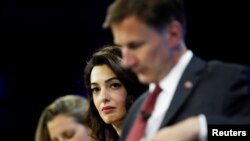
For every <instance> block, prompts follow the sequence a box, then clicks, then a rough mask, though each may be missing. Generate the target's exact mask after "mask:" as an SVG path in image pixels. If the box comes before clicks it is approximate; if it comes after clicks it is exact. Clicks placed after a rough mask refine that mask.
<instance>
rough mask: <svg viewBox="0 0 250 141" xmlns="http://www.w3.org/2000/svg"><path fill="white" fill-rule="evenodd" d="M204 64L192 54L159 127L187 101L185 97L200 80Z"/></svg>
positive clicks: (171, 117)
mask: <svg viewBox="0 0 250 141" xmlns="http://www.w3.org/2000/svg"><path fill="white" fill-rule="evenodd" d="M205 66H206V64H205V62H204V61H202V60H201V59H199V58H198V57H196V56H193V58H192V59H191V61H190V63H189V64H188V66H187V68H186V70H185V71H184V73H183V75H182V77H181V79H180V83H179V84H178V86H177V89H176V92H175V94H174V96H173V99H172V101H171V103H170V106H169V109H168V111H167V113H166V114H165V117H164V120H163V122H162V124H161V128H162V127H164V126H165V125H168V124H169V122H170V121H171V120H172V119H173V118H174V116H175V115H176V114H177V113H178V111H179V110H180V108H181V106H182V105H183V104H184V103H185V101H187V98H188V97H189V96H190V95H191V93H192V90H193V89H195V86H196V84H197V82H198V81H199V80H200V78H201V77H200V76H201V74H202V72H203V71H202V70H204V68H205Z"/></svg>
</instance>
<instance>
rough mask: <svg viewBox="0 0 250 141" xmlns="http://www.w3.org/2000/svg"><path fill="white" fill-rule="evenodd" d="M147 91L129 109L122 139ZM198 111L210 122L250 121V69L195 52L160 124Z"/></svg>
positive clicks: (168, 123) (168, 122) (236, 122)
mask: <svg viewBox="0 0 250 141" xmlns="http://www.w3.org/2000/svg"><path fill="white" fill-rule="evenodd" d="M187 81H191V82H192V84H193V85H192V87H188V88H187V87H185V86H184V85H185V82H187ZM147 94H148V92H147V93H144V94H143V95H142V96H141V97H139V98H138V99H137V100H136V101H135V103H134V104H133V106H132V107H131V109H130V110H129V113H128V115H127V117H126V119H125V121H124V124H123V129H122V135H121V138H120V141H124V140H125V139H126V136H127V135H128V133H129V131H130V128H131V127H132V125H133V122H134V121H135V119H136V115H137V114H138V112H139V110H140V107H141V105H142V103H143V101H144V99H145V98H146V97H147ZM199 114H204V115H205V116H206V120H207V123H208V125H212V124H250V69H249V68H247V67H244V66H240V65H236V64H224V63H221V62H218V61H211V62H209V63H206V62H205V61H203V60H201V59H200V58H198V57H196V56H193V58H192V59H191V61H190V63H189V64H188V66H187V68H186V69H185V71H184V73H183V75H182V77H181V79H180V82H179V84H178V86H177V89H176V91H175V94H174V96H173V99H172V101H171V104H170V107H169V109H168V111H167V112H166V114H165V117H164V120H163V122H162V123H161V127H160V128H163V127H164V126H167V125H172V124H174V123H176V122H178V121H180V120H183V119H185V118H188V117H190V116H194V115H199Z"/></svg>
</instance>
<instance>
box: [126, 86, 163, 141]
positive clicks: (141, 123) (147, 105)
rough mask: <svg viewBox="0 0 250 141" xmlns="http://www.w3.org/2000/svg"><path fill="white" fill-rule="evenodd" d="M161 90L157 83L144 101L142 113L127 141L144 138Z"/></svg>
mask: <svg viewBox="0 0 250 141" xmlns="http://www.w3.org/2000/svg"><path fill="white" fill-rule="evenodd" d="M160 92H161V88H160V87H159V86H158V85H156V87H155V89H154V91H153V92H152V93H151V94H150V95H149V96H148V97H147V100H146V101H145V102H144V105H143V107H142V109H141V113H140V114H139V115H138V116H137V118H136V120H135V122H134V124H133V126H132V128H131V130H130V132H129V134H128V136H127V139H126V141H139V140H140V139H141V138H142V136H143V133H144V130H145V127H146V124H147V120H148V118H149V117H150V115H151V113H152V111H153V109H154V105H155V101H156V98H157V96H158V95H159V93H160Z"/></svg>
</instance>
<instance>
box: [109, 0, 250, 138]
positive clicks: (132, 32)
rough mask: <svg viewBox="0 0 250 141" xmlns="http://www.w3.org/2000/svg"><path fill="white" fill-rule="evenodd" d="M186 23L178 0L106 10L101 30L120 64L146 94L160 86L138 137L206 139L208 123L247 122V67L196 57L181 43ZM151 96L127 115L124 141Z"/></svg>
mask: <svg viewBox="0 0 250 141" xmlns="http://www.w3.org/2000/svg"><path fill="white" fill-rule="evenodd" d="M185 23H186V21H185V9H184V5H183V3H182V2H181V0H116V1H114V3H113V4H112V5H111V6H110V7H109V10H108V14H107V17H106V20H105V22H104V27H105V28H111V30H112V33H113V36H114V42H115V44H117V45H118V46H120V47H121V50H122V55H123V60H122V65H123V66H124V67H125V68H129V69H132V70H133V71H134V72H135V73H136V74H137V76H138V78H139V80H140V81H141V82H143V83H145V84H149V86H150V87H149V93H150V92H151V91H153V89H154V88H155V87H156V85H159V87H160V88H161V92H160V94H159V95H158V96H157V98H156V103H155V104H154V109H153V112H152V113H151V114H150V115H147V116H145V118H146V119H145V120H146V121H147V122H146V127H145V129H143V136H142V137H140V139H144V140H154V141H156V140H157V141H158V140H159V141H162V140H164V139H168V140H171V141H172V140H176V141H178V140H181V141H185V140H186V141H188V140H206V139H207V136H208V128H207V127H208V125H213V124H227V125H232V124H250V116H249V115H250V108H249V107H250V78H249V77H250V70H249V68H246V67H243V66H240V65H236V64H224V63H222V62H219V61H211V62H208V63H207V62H205V61H203V60H202V59H200V58H199V57H197V56H196V55H194V54H193V52H192V51H191V50H189V49H188V48H187V47H186V44H185V41H184V35H185V26H186V25H185ZM149 95H150V94H148V93H145V94H143V95H142V96H141V97H140V98H139V99H138V100H137V101H136V102H135V103H134V105H133V107H132V108H131V110H130V111H129V113H128V116H127V117H126V120H125V123H124V126H123V131H122V135H121V140H122V141H123V140H126V139H127V140H128V138H127V137H128V136H129V135H130V134H131V132H132V131H133V128H135V129H136V127H135V121H136V119H137V118H138V117H139V115H140V114H141V109H142V107H143V103H145V101H146V99H147V97H149ZM134 131H135V130H134ZM138 132H139V131H138ZM132 140H133V139H132Z"/></svg>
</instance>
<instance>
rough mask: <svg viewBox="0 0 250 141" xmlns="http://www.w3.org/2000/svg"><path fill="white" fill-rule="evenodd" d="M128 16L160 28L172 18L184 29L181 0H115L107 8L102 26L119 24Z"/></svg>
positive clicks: (183, 9)
mask: <svg viewBox="0 0 250 141" xmlns="http://www.w3.org/2000/svg"><path fill="white" fill-rule="evenodd" d="M129 16H136V17H137V18H139V19H140V20H141V21H143V22H145V23H146V24H148V25H150V26H153V27H155V28H162V27H164V26H165V25H166V24H168V23H170V22H171V21H172V20H177V21H179V22H180V23H181V24H182V26H183V28H184V29H185V26H186V20H185V8H184V4H183V0H115V1H114V2H113V3H112V4H111V5H110V6H109V8H108V11H107V15H106V19H105V21H104V23H103V28H110V27H111V26H112V25H113V24H119V23H120V22H122V21H123V20H124V19H125V18H127V17H129Z"/></svg>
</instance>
